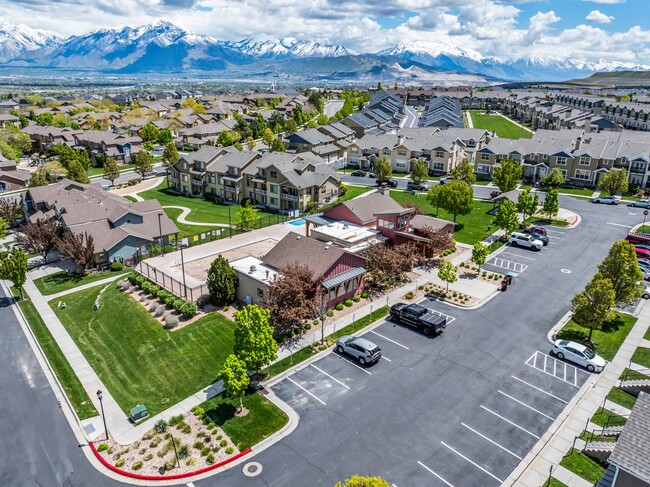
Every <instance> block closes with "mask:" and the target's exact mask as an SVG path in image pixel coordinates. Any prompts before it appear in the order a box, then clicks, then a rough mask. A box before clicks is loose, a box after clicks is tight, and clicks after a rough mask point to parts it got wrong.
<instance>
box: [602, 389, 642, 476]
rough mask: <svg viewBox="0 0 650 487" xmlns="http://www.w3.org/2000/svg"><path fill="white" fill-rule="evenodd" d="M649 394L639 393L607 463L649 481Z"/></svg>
mask: <svg viewBox="0 0 650 487" xmlns="http://www.w3.org/2000/svg"><path fill="white" fill-rule="evenodd" d="M649 432H650V394H647V393H645V392H641V393H639V397H638V398H637V400H636V403H635V404H634V407H633V408H632V412H631V413H630V417H629V418H628V420H627V423H625V427H624V428H623V432H622V433H621V435H620V436H619V437H618V441H617V442H616V446H615V447H614V451H613V452H612V454H611V455H610V457H609V463H613V464H614V465H616V466H617V467H619V468H621V469H623V470H625V471H627V472H630V473H631V474H632V475H634V476H636V477H638V478H640V479H642V480H644V481H645V482H648V483H650V461H649V459H650V434H649Z"/></svg>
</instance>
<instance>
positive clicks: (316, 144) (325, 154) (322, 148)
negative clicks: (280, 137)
mask: <svg viewBox="0 0 650 487" xmlns="http://www.w3.org/2000/svg"><path fill="white" fill-rule="evenodd" d="M286 141H287V145H288V147H287V150H288V151H290V152H293V151H295V152H297V153H302V152H312V153H313V154H314V155H316V156H318V157H321V158H322V159H323V160H324V161H325V162H328V163H330V162H335V161H339V160H341V159H343V158H345V149H344V148H343V147H341V146H340V145H339V144H338V143H337V142H336V139H335V138H334V137H332V136H331V135H329V134H327V133H325V132H323V131H321V130H319V129H308V130H302V131H300V132H296V133H295V134H290V135H288V136H287V137H286Z"/></svg>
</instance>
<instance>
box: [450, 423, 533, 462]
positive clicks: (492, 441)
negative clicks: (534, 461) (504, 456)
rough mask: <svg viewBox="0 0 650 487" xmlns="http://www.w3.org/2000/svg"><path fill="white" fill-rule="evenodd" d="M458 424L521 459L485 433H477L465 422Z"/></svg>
mask: <svg viewBox="0 0 650 487" xmlns="http://www.w3.org/2000/svg"><path fill="white" fill-rule="evenodd" d="M460 424H462V425H463V426H464V427H465V428H467V429H468V430H470V431H472V432H474V433H476V434H477V435H479V436H480V437H481V438H483V439H484V440H487V441H489V442H490V443H492V444H493V445H494V446H498V447H499V448H501V449H502V450H503V451H505V452H507V453H510V454H511V455H512V456H513V457H515V458H518V459H519V460H522V458H521V457H520V456H519V455H517V454H515V453H512V452H511V451H510V450H508V449H507V448H505V447H503V446H501V445H499V444H498V443H497V442H496V441H494V440H491V439H490V438H488V437H487V436H485V435H483V434H481V433H479V432H478V431H476V430H475V429H474V428H472V427H471V426H467V425H466V424H465V423H460Z"/></svg>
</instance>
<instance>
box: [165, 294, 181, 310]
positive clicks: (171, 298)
mask: <svg viewBox="0 0 650 487" xmlns="http://www.w3.org/2000/svg"><path fill="white" fill-rule="evenodd" d="M177 299H178V298H177V297H176V296H174V295H173V294H172V293H169V296H165V304H166V305H167V306H168V307H170V308H173V307H174V303H175V302H176V300H177Z"/></svg>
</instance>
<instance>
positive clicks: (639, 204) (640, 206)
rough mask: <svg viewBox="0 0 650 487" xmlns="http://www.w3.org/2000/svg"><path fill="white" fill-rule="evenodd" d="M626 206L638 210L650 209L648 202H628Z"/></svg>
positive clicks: (649, 201) (649, 202)
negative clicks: (634, 207)
mask: <svg viewBox="0 0 650 487" xmlns="http://www.w3.org/2000/svg"><path fill="white" fill-rule="evenodd" d="M627 206H636V207H638V208H650V200H636V201H630V202H629V203H628V204H627Z"/></svg>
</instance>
